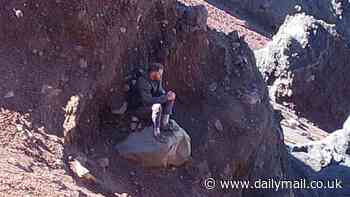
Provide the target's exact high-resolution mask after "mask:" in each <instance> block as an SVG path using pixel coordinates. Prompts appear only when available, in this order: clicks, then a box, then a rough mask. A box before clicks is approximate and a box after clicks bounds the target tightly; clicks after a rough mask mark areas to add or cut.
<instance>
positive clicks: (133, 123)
mask: <svg viewBox="0 0 350 197" xmlns="http://www.w3.org/2000/svg"><path fill="white" fill-rule="evenodd" d="M137 125H138V124H137V123H136V122H132V123H131V124H130V129H131V130H132V131H134V130H136V128H137Z"/></svg>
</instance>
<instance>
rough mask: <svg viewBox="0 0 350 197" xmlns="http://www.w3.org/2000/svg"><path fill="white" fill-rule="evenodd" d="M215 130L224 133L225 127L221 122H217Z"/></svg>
mask: <svg viewBox="0 0 350 197" xmlns="http://www.w3.org/2000/svg"><path fill="white" fill-rule="evenodd" d="M215 128H216V130H218V131H223V130H224V127H223V126H222V123H221V121H220V120H216V121H215Z"/></svg>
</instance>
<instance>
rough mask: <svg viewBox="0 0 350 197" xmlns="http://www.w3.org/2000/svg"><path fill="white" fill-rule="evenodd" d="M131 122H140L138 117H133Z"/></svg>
mask: <svg viewBox="0 0 350 197" xmlns="http://www.w3.org/2000/svg"><path fill="white" fill-rule="evenodd" d="M131 121H133V122H139V121H140V120H139V118H138V117H136V116H132V117H131Z"/></svg>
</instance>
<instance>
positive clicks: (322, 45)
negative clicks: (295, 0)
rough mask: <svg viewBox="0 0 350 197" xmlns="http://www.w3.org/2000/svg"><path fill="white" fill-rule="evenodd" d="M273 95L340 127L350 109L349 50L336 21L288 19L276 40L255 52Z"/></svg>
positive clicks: (326, 124)
mask: <svg viewBox="0 0 350 197" xmlns="http://www.w3.org/2000/svg"><path fill="white" fill-rule="evenodd" d="M256 58H257V62H258V63H257V64H258V67H259V68H260V71H261V72H262V73H263V74H264V76H265V79H266V81H268V84H269V85H270V86H271V88H270V92H271V97H272V99H273V100H275V101H276V102H279V103H281V104H283V103H291V105H295V109H296V110H297V111H298V112H301V113H302V115H304V116H306V117H307V118H309V119H310V120H312V121H313V122H315V123H317V124H318V125H320V126H321V128H323V129H325V130H328V131H332V130H334V129H336V128H337V127H338V126H339V125H341V124H342V122H343V121H344V120H345V118H346V117H347V115H348V113H349V112H350V105H349V104H348V102H347V101H346V99H344V98H347V97H348V96H350V95H349V94H350V93H349V90H350V89H349V85H348V84H349V83H350V80H349V79H348V77H346V75H347V74H346V73H348V72H349V71H350V66H349V64H348V62H349V49H348V48H347V47H346V46H345V43H344V40H343V39H341V38H340V37H339V36H338V34H337V32H336V30H335V27H334V26H333V25H328V24H326V23H324V22H322V21H319V20H316V19H314V18H313V17H311V16H306V15H304V14H297V15H295V16H291V17H288V18H287V20H286V22H285V23H284V24H283V25H282V26H281V28H280V30H279V32H278V33H277V34H276V35H275V36H274V38H273V41H272V42H271V43H269V44H268V45H267V46H266V48H264V49H261V50H259V51H257V52H256Z"/></svg>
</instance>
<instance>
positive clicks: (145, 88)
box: [137, 76, 168, 106]
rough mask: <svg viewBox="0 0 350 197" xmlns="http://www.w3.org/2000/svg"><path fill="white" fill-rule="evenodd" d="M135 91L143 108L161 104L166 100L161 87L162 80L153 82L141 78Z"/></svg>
mask: <svg viewBox="0 0 350 197" xmlns="http://www.w3.org/2000/svg"><path fill="white" fill-rule="evenodd" d="M137 89H138V92H139V94H140V97H141V100H142V104H143V105H144V106H150V105H153V104H156V103H160V104H163V103H166V102H167V100H168V99H167V95H166V92H165V90H164V89H163V86H162V80H160V81H153V80H150V79H149V78H148V77H146V76H141V77H140V78H139V79H138V80H137Z"/></svg>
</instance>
